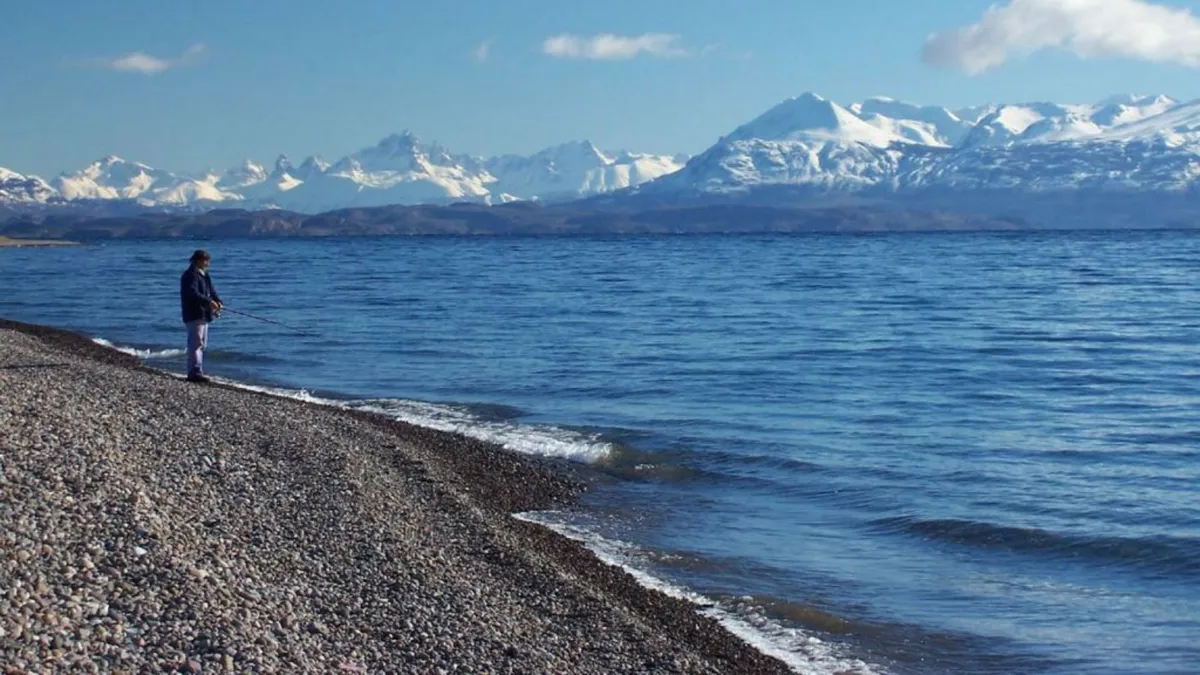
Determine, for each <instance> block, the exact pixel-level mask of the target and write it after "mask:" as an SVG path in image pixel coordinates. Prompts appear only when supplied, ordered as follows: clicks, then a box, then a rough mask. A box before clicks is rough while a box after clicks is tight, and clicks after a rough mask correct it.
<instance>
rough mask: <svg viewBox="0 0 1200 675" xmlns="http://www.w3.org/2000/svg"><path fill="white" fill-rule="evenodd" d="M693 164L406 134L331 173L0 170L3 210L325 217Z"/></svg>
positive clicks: (315, 169)
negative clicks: (455, 146)
mask: <svg viewBox="0 0 1200 675" xmlns="http://www.w3.org/2000/svg"><path fill="white" fill-rule="evenodd" d="M686 160H687V157H685V156H675V157H671V156H662V155H651V154H642V153H632V152H627V151H618V152H604V151H601V150H600V149H599V148H597V147H596V146H595V145H593V144H592V143H590V142H588V141H581V142H576V143H566V144H563V145H558V146H555V147H552V148H547V149H545V150H542V151H541V152H538V153H536V154H534V155H531V156H528V157H525V156H518V155H503V156H499V157H490V158H485V157H478V156H473V155H461V154H454V153H451V152H450V151H449V150H448V149H446V148H445V147H443V146H441V145H439V144H437V143H425V142H423V141H421V139H419V138H417V137H416V136H415V135H414V134H412V133H410V132H407V131H405V132H403V133H399V134H393V135H391V136H388V137H387V138H384V139H383V140H381V141H380V142H379V143H378V144H376V145H374V146H371V147H368V148H364V149H362V150H360V151H358V152H355V153H353V154H351V155H348V156H346V157H344V158H342V159H340V160H338V161H337V162H334V163H332V164H331V163H329V162H327V161H325V160H324V159H322V158H321V157H315V156H314V157H309V158H308V159H306V160H304V162H302V163H301V164H300V165H299V166H296V165H294V164H292V162H291V161H290V160H289V159H288V157H287V156H286V155H281V156H279V158H278V159H276V160H275V163H274V166H273V167H271V168H270V169H268V168H267V167H265V166H264V165H262V164H259V163H257V162H254V161H252V160H249V159H247V160H245V161H244V162H243V163H242V164H241V165H240V166H237V167H235V168H232V169H229V170H228V171H224V172H220V171H206V172H201V173H199V174H188V173H183V172H173V171H169V170H165V169H159V168H154V167H151V166H148V165H146V164H143V163H141V162H136V161H128V160H125V159H122V158H120V157H118V156H115V155H113V156H109V157H105V158H104V159H101V160H98V161H96V162H93V163H92V164H90V165H88V166H87V167H85V168H83V169H81V170H79V171H75V172H71V173H63V174H61V175H59V176H58V177H56V178H54V179H52V180H49V181H47V180H44V179H42V178H40V177H38V176H25V175H21V174H19V173H17V172H15V171H12V170H9V169H3V168H0V205H6V206H8V207H9V208H10V209H16V210H21V209H22V208H25V209H28V208H35V207H38V206H47V205H51V206H53V205H67V204H77V205H90V206H93V207H95V206H97V203H99V202H124V203H127V204H129V205H130V206H135V207H142V208H152V209H153V208H160V209H161V208H166V209H171V208H175V209H178V208H186V207H201V208H214V207H220V206H235V205H236V206H239V207H244V208H283V209H289V210H293V211H298V212H304V213H319V212H323V211H329V210H333V209H339V208H351V207H371V206H384V205H392V204H427V203H432V204H437V203H451V202H459V201H468V202H478V203H484V204H490V203H505V202H511V201H524V200H538V201H567V200H571V199H578V198H580V197H586V196H588V195H593V194H598V193H602V192H606V191H610V190H620V189H623V188H628V187H631V186H635V185H638V184H640V183H643V182H645V181H649V180H653V179H655V178H658V177H660V176H663V175H665V174H668V173H671V172H673V171H677V170H678V169H679V168H680V167H682V166H683V163H684V162H685V161H686Z"/></svg>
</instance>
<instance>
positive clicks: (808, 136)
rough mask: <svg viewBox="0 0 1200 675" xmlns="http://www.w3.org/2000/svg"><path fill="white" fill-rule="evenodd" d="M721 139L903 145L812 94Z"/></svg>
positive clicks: (900, 140) (889, 135) (802, 96)
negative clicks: (897, 143)
mask: <svg viewBox="0 0 1200 675" xmlns="http://www.w3.org/2000/svg"><path fill="white" fill-rule="evenodd" d="M724 140H725V141H726V142H736V141H748V140H760V141H832V142H835V143H860V144H863V145H869V146H874V147H878V148H884V147H887V146H889V145H891V144H892V143H896V142H905V139H904V138H903V137H901V136H898V135H896V134H894V133H891V132H889V131H886V130H884V129H880V128H878V127H875V126H872V125H870V124H867V123H866V122H864V121H863V120H862V119H861V118H859V117H858V115H855V114H854V113H853V112H851V111H850V110H847V109H846V108H843V107H842V106H840V105H838V104H837V103H834V102H833V101H829V100H827V99H825V98H822V97H821V96H818V95H817V94H813V93H806V94H802V95H800V96H797V97H795V98H790V99H788V100H786V101H784V102H782V103H780V104H779V105H776V106H775V107H774V108H771V109H770V110H768V111H767V112H765V113H763V114H762V115H760V116H758V117H757V118H755V119H753V120H751V121H750V122H749V123H747V124H744V125H742V126H740V127H738V128H737V129H735V130H734V131H733V133H731V134H730V135H729V136H726V137H725V139H724Z"/></svg>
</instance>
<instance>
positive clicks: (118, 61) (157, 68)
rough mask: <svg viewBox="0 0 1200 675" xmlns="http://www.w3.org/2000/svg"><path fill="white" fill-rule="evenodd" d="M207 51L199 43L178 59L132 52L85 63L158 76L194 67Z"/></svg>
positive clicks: (186, 50)
mask: <svg viewBox="0 0 1200 675" xmlns="http://www.w3.org/2000/svg"><path fill="white" fill-rule="evenodd" d="M206 51H208V49H207V48H206V47H205V46H204V45H202V44H199V43H197V44H194V45H192V46H191V47H188V48H187V49H185V50H184V51H183V53H182V54H180V55H179V56H176V57H168V58H161V57H158V56H151V55H150V54H146V53H144V52H130V53H128V54H122V55H121V56H115V57H111V58H97V59H89V60H87V61H85V62H84V63H85V64H87V65H92V66H96V67H100V68H106V69H108V70H116V71H120V72H126V73H141V74H143V75H157V74H158V73H161V72H163V71H164V70H170V69H171V68H176V67H179V66H190V65H193V64H195V63H196V62H198V61H200V59H202V58H203V57H204V54H205V52H206Z"/></svg>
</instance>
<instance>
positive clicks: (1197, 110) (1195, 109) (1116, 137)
mask: <svg viewBox="0 0 1200 675" xmlns="http://www.w3.org/2000/svg"><path fill="white" fill-rule="evenodd" d="M1096 140H1100V141H1118V142H1129V141H1141V142H1146V143H1156V144H1162V145H1166V146H1168V147H1178V146H1182V145H1193V144H1195V145H1200V100H1196V101H1191V102H1189V103H1183V104H1178V105H1173V106H1172V107H1171V108H1170V109H1169V110H1167V111H1166V112H1162V113H1159V114H1157V115H1150V116H1147V117H1143V118H1141V119H1136V120H1134V121H1132V122H1128V123H1125V124H1121V125H1118V126H1114V127H1112V128H1111V129H1108V130H1106V131H1105V132H1104V133H1103V134H1101V135H1099V136H1098V137H1097V138H1096Z"/></svg>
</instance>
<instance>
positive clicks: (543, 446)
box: [219, 380, 612, 463]
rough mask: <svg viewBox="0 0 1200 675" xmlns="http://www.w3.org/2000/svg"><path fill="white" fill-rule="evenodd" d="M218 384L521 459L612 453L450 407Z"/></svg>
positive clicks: (550, 430) (592, 442)
mask: <svg viewBox="0 0 1200 675" xmlns="http://www.w3.org/2000/svg"><path fill="white" fill-rule="evenodd" d="M219 381H220V382H221V383H223V384H228V385H231V386H234V387H239V388H241V389H248V390H250V391H257V392H260V393H264V394H270V395H272V396H282V397H285V398H292V399H296V400H298V401H304V402H306V403H315V404H317V405H328V406H334V407H338V408H346V409H350V410H362V411H364V412H373V413H378V414H380V415H384V416H386V417H391V418H392V419H396V420H400V421H402V422H408V423H409V424H414V425H416V426H420V427H426V428H429V429H437V430H439V431H448V432H451V433H457V434H462V435H463V436H467V437H470V438H475V439H478V440H481V441H487V442H489V443H495V444H497V445H499V446H501V447H503V448H506V449H508V450H511V451H513V452H519V453H522V454H526V455H540V456H543V457H555V458H559V459H568V460H573V461H577V462H583V463H592V462H596V461H599V460H601V459H603V458H605V457H607V456H608V455H609V454H610V453H611V452H612V444H610V443H605V442H604V441H601V440H599V439H598V438H596V437H595V436H589V435H585V434H581V433H577V432H574V431H570V430H568V429H560V428H558V427H552V426H546V425H534V424H516V423H513V422H492V421H487V420H482V419H479V418H478V417H476V416H474V415H472V414H471V413H470V411H468V410H466V409H464V408H459V407H455V406H449V405H441V404H436V403H425V402H422V401H411V400H405V399H362V400H351V401H339V400H335V399H328V398H322V397H319V396H314V395H313V394H312V393H310V392H308V391H305V390H303V389H300V390H296V389H280V388H278V387H260V386H255V385H249V384H242V383H240V382H234V381H228V380H219Z"/></svg>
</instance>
